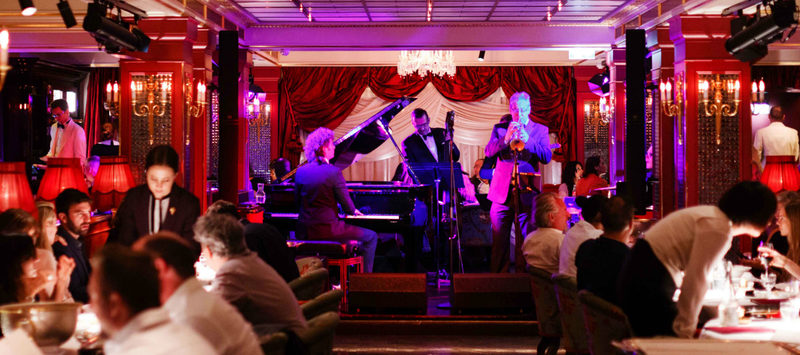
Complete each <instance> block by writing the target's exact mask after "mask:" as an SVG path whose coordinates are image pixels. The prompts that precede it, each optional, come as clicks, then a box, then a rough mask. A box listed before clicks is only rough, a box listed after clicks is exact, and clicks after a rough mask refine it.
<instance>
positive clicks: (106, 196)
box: [92, 156, 136, 211]
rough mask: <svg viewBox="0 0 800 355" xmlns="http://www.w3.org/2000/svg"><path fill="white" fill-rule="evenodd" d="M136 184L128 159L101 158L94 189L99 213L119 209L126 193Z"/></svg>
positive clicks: (115, 157) (123, 157)
mask: <svg viewBox="0 0 800 355" xmlns="http://www.w3.org/2000/svg"><path fill="white" fill-rule="evenodd" d="M135 184H136V182H135V181H134V180H133V173H131V167H130V165H128V157H126V156H111V157H100V169H98V170H97V176H95V178H94V186H93V187H92V200H94V206H95V207H97V210H98V211H108V210H110V209H112V208H117V207H119V204H120V203H122V199H123V198H124V197H125V193H126V192H128V190H129V189H130V188H132V187H134V186H135Z"/></svg>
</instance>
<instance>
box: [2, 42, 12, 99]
mask: <svg viewBox="0 0 800 355" xmlns="http://www.w3.org/2000/svg"><path fill="white" fill-rule="evenodd" d="M9 43H10V38H9V36H8V30H6V29H3V30H2V31H0V91H3V84H4V83H5V82H6V73H8V71H9V69H11V66H10V65H8V46H9Z"/></svg>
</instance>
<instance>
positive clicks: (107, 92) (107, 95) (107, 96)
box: [106, 81, 111, 103]
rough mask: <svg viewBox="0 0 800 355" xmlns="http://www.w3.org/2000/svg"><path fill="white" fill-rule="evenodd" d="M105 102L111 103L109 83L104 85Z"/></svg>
mask: <svg viewBox="0 0 800 355" xmlns="http://www.w3.org/2000/svg"><path fill="white" fill-rule="evenodd" d="M106 102H108V103H110V102H111V82H110V81H109V82H108V83H106Z"/></svg>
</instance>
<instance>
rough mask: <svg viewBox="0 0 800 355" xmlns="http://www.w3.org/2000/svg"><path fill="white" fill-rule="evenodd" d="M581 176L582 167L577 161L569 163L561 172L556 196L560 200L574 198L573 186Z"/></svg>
mask: <svg viewBox="0 0 800 355" xmlns="http://www.w3.org/2000/svg"><path fill="white" fill-rule="evenodd" d="M581 176H583V165H582V164H581V162H579V161H571V162H569V163H567V165H565V166H564V170H562V171H561V185H559V186H558V196H559V197H561V198H564V197H567V196H572V197H575V192H576V190H575V185H576V184H578V181H579V180H580V179H581Z"/></svg>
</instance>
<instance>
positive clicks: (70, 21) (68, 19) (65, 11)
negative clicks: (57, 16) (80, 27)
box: [58, 0, 78, 28]
mask: <svg viewBox="0 0 800 355" xmlns="http://www.w3.org/2000/svg"><path fill="white" fill-rule="evenodd" d="M58 12H60V13H61V19H62V20H64V26H67V28H70V27H72V26H75V25H77V24H78V22H77V21H75V15H74V14H73V13H72V9H71V8H70V7H69V2H67V0H59V1H58Z"/></svg>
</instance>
